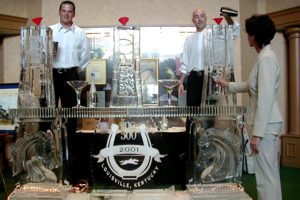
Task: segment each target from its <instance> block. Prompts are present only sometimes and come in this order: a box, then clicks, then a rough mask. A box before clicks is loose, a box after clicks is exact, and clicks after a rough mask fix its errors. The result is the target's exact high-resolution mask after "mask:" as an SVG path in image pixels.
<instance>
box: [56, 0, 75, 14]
mask: <svg viewBox="0 0 300 200" xmlns="http://www.w3.org/2000/svg"><path fill="white" fill-rule="evenodd" d="M63 4H71V5H72V6H73V11H74V12H75V4H74V3H73V2H72V1H63V2H61V4H60V6H59V11H60V9H61V6H62V5H63Z"/></svg>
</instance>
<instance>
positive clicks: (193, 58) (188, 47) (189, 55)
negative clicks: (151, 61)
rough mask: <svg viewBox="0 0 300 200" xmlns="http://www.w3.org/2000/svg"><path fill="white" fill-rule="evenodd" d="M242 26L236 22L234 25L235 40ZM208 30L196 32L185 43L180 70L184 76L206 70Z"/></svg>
mask: <svg viewBox="0 0 300 200" xmlns="http://www.w3.org/2000/svg"><path fill="white" fill-rule="evenodd" d="M239 31H240V25H239V24H238V23H237V22H234V24H233V25H232V35H233V39H235V38H236V37H237V36H238V35H239ZM205 37H206V29H204V30H203V31H201V32H196V33H194V34H193V35H190V36H188V37H187V38H186V40H185V42H184V47H183V52H182V57H181V66H180V68H179V70H180V71H181V73H183V74H188V73H190V72H191V71H201V70H204V66H205V45H204V39H205Z"/></svg>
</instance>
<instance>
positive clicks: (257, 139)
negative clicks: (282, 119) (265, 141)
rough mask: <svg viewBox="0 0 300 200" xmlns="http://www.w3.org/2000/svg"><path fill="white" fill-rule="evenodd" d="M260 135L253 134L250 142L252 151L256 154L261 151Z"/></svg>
mask: <svg viewBox="0 0 300 200" xmlns="http://www.w3.org/2000/svg"><path fill="white" fill-rule="evenodd" d="M260 140H261V138H260V137H257V136H253V137H252V139H251V142H250V147H251V151H252V153H254V154H256V153H259V144H260Z"/></svg>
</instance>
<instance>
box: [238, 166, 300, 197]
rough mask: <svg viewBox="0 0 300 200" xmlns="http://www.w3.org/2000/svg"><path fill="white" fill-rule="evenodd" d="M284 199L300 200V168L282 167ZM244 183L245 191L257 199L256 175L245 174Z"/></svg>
mask: <svg viewBox="0 0 300 200" xmlns="http://www.w3.org/2000/svg"><path fill="white" fill-rule="evenodd" d="M280 177H281V188H282V199H283V200H298V199H299V198H300V186H299V185H300V169H299V168H291V167H283V166H282V167H281V168H280ZM242 185H243V187H244V189H245V192H246V193H247V194H249V196H250V197H252V199H253V200H256V199H257V192H256V183H255V175H252V174H243V177H242Z"/></svg>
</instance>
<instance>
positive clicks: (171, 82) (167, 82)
mask: <svg viewBox="0 0 300 200" xmlns="http://www.w3.org/2000/svg"><path fill="white" fill-rule="evenodd" d="M158 82H159V83H160V84H161V85H162V86H163V87H164V88H165V90H166V91H167V94H168V106H171V105H172V103H171V94H172V92H173V89H174V88H175V87H176V86H177V85H178V84H179V80H176V79H161V80H158Z"/></svg>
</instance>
